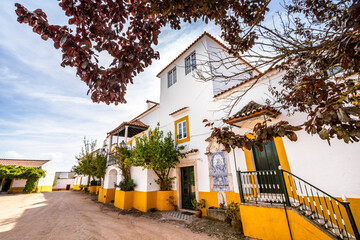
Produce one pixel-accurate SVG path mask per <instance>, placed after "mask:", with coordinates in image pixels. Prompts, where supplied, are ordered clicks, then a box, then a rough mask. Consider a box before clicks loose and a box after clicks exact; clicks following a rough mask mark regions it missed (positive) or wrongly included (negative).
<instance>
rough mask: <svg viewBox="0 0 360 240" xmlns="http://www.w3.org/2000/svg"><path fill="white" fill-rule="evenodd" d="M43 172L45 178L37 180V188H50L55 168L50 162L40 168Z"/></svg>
mask: <svg viewBox="0 0 360 240" xmlns="http://www.w3.org/2000/svg"><path fill="white" fill-rule="evenodd" d="M41 169H42V170H44V171H45V177H42V178H40V179H39V181H38V184H37V186H52V185H53V183H54V178H55V168H54V165H53V163H52V162H51V161H49V162H47V163H45V164H44V165H42V166H41Z"/></svg>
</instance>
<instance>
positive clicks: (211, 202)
mask: <svg viewBox="0 0 360 240" xmlns="http://www.w3.org/2000/svg"><path fill="white" fill-rule="evenodd" d="M225 195H226V203H227V204H229V203H231V202H232V201H234V202H240V195H239V193H236V192H225ZM199 199H205V208H204V209H202V210H201V211H202V213H203V216H206V209H207V208H208V207H220V206H219V202H218V192H217V191H211V192H199Z"/></svg>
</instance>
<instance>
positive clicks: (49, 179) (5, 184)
mask: <svg viewBox="0 0 360 240" xmlns="http://www.w3.org/2000/svg"><path fill="white" fill-rule="evenodd" d="M0 165H4V166H9V165H14V166H23V167H32V168H40V169H42V170H44V171H45V176H44V177H41V178H40V179H39V180H38V181H37V184H36V192H51V191H52V185H53V182H54V177H55V169H54V166H53V164H52V162H51V161H50V160H22V159H0ZM1 180H2V182H1V183H2V190H1V191H11V192H13V193H17V192H22V191H23V189H24V188H25V184H26V181H27V180H26V179H0V181H1Z"/></svg>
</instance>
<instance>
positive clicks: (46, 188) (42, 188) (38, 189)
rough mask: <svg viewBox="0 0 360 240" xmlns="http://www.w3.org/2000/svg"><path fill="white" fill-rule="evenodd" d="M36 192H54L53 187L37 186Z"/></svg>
mask: <svg viewBox="0 0 360 240" xmlns="http://www.w3.org/2000/svg"><path fill="white" fill-rule="evenodd" d="M36 192H52V186H37V187H36Z"/></svg>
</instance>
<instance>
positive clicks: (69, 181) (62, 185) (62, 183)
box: [53, 178, 75, 189]
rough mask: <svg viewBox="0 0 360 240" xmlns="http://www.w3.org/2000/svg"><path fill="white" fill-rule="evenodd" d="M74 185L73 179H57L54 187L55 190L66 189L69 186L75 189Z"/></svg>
mask: <svg viewBox="0 0 360 240" xmlns="http://www.w3.org/2000/svg"><path fill="white" fill-rule="evenodd" d="M74 183H75V179H72V178H62V179H57V180H56V184H55V186H53V189H64V188H66V185H68V184H70V188H74Z"/></svg>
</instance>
